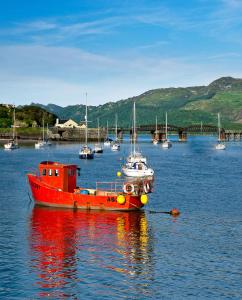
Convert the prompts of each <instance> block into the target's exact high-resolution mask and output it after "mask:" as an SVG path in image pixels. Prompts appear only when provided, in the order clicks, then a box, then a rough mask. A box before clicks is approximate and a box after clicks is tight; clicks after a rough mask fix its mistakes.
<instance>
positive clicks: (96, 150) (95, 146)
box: [93, 118, 103, 153]
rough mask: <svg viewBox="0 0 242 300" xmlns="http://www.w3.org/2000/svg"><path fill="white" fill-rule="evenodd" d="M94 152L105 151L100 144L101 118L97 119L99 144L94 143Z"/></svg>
mask: <svg viewBox="0 0 242 300" xmlns="http://www.w3.org/2000/svg"><path fill="white" fill-rule="evenodd" d="M93 151H94V153H103V147H102V145H101V144H100V130H99V118H98V119H97V144H95V145H94V150H93Z"/></svg>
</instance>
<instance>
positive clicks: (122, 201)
mask: <svg viewBox="0 0 242 300" xmlns="http://www.w3.org/2000/svg"><path fill="white" fill-rule="evenodd" d="M117 202H118V204H124V203H125V197H124V195H118V197H117Z"/></svg>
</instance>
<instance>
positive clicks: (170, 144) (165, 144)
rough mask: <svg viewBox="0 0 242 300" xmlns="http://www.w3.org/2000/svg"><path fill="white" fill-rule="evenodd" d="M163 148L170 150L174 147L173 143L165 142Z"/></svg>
mask: <svg viewBox="0 0 242 300" xmlns="http://www.w3.org/2000/svg"><path fill="white" fill-rule="evenodd" d="M161 147H162V148H164V149H168V148H170V147H172V143H171V142H170V141H169V140H165V141H164V142H163V143H162V144H161Z"/></svg>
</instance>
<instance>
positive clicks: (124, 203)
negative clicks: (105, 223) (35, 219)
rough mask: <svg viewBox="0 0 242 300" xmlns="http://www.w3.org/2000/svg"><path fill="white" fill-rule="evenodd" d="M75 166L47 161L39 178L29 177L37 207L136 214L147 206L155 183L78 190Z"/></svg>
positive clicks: (100, 185) (100, 184) (120, 183)
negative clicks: (120, 211)
mask: <svg viewBox="0 0 242 300" xmlns="http://www.w3.org/2000/svg"><path fill="white" fill-rule="evenodd" d="M77 172H78V168H77V166H76V165H66V164H61V163H58V162H51V161H44V162H41V163H40V164H39V174H38V175H37V174H28V179H29V184H30V187H31V190H32V196H33V198H34V200H35V203H36V204H40V205H44V206H52V207H66V208H76V209H103V210H137V209H140V208H141V207H143V206H144V205H145V204H146V203H147V202H148V196H147V194H148V193H150V192H151V191H152V185H153V181H152V180H148V179H146V180H135V181H134V180H133V181H131V182H129V181H127V182H124V181H121V180H116V181H115V182H108V183H107V182H97V183H96V188H95V189H90V188H83V187H77V185H76V176H77Z"/></svg>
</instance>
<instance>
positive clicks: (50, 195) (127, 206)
mask: <svg viewBox="0 0 242 300" xmlns="http://www.w3.org/2000/svg"><path fill="white" fill-rule="evenodd" d="M28 179H29V184H30V187H31V191H32V196H33V198H34V201H35V203H36V204H38V205H42V206H50V207H63V208H71V209H86V210H87V209H94V210H122V211H129V210H137V209H140V208H141V207H143V204H142V203H141V195H129V194H125V203H124V204H119V203H118V202H117V197H118V195H117V194H114V193H111V192H110V193H108V192H102V191H100V192H99V191H98V192H97V193H96V194H95V195H90V194H89V195H86V194H80V193H74V192H73V193H70V192H63V191H62V190H61V189H58V188H53V187H50V186H49V185H47V184H45V183H43V181H41V179H40V177H38V176H36V175H33V174H28Z"/></svg>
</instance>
